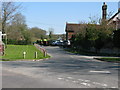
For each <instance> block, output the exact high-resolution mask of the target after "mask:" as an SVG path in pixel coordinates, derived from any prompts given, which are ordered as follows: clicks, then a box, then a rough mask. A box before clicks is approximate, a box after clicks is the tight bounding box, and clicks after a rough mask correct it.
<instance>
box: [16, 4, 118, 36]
mask: <svg viewBox="0 0 120 90" xmlns="http://www.w3.org/2000/svg"><path fill="white" fill-rule="evenodd" d="M17 3H21V2H17ZM106 4H107V5H108V10H107V12H111V11H112V12H113V15H114V14H115V13H116V12H117V11H118V2H106ZM102 5H103V2H22V7H23V10H22V11H21V13H22V14H23V15H24V16H25V18H26V24H27V25H28V27H30V28H32V27H39V28H41V29H44V30H46V31H48V30H49V29H50V28H53V29H54V33H55V34H63V33H65V26H66V22H68V23H80V22H81V21H82V22H88V21H89V17H93V16H95V17H98V18H100V17H101V16H102V9H101V7H102Z"/></svg>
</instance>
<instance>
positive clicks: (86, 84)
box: [81, 83, 90, 86]
mask: <svg viewBox="0 0 120 90" xmlns="http://www.w3.org/2000/svg"><path fill="white" fill-rule="evenodd" d="M81 84H82V85H85V86H90V84H88V83H81Z"/></svg>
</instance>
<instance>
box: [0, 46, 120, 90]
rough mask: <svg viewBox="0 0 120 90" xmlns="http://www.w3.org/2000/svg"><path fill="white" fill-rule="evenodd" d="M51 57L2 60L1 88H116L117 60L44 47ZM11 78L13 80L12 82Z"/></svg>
mask: <svg viewBox="0 0 120 90" xmlns="http://www.w3.org/2000/svg"><path fill="white" fill-rule="evenodd" d="M44 48H45V49H46V50H47V53H48V54H50V55H51V56H52V57H51V58H49V59H45V60H40V61H6V62H3V61H2V62H0V63H2V71H3V74H2V87H3V88H8V87H9V88H32V87H34V88H35V87H36V88H119V87H118V86H119V85H118V84H119V83H118V81H119V80H118V78H119V77H118V70H119V67H120V66H119V65H118V63H113V62H104V61H99V60H96V59H93V57H94V56H84V55H75V54H72V53H69V52H67V51H64V50H63V49H61V48H59V47H57V46H56V47H50V46H46V47H44ZM11 82H12V83H11Z"/></svg>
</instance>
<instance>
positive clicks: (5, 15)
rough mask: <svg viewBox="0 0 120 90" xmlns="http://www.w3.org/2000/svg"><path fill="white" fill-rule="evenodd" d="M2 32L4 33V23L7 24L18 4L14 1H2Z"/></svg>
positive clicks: (15, 11)
mask: <svg viewBox="0 0 120 90" xmlns="http://www.w3.org/2000/svg"><path fill="white" fill-rule="evenodd" d="M1 5H2V12H1V16H2V33H5V29H6V24H8V23H9V22H10V21H11V20H12V19H13V17H14V15H15V14H16V13H17V10H18V9H19V8H20V5H18V6H17V5H15V4H14V2H2V4H1Z"/></svg>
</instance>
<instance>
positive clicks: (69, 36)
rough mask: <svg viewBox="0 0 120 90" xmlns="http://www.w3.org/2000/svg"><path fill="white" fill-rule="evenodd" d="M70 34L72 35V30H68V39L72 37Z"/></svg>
mask: <svg viewBox="0 0 120 90" xmlns="http://www.w3.org/2000/svg"><path fill="white" fill-rule="evenodd" d="M72 35H74V32H68V40H69V39H71V38H72Z"/></svg>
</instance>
